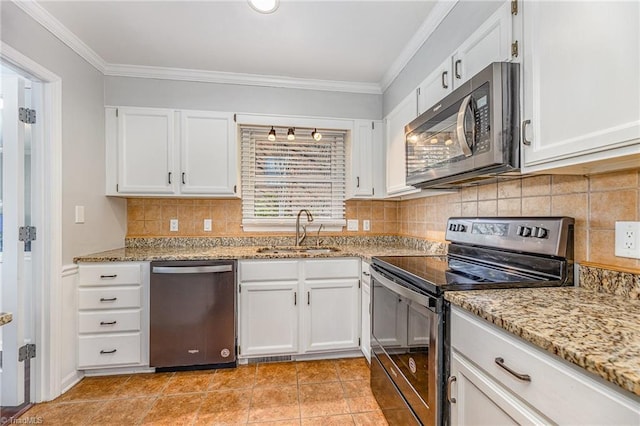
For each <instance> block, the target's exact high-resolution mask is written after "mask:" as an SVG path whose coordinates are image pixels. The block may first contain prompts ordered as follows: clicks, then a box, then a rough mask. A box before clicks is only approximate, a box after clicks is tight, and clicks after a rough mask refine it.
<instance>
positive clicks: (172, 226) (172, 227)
mask: <svg viewBox="0 0 640 426" xmlns="http://www.w3.org/2000/svg"><path fill="white" fill-rule="evenodd" d="M169 231H171V232H178V219H171V220H170V221H169Z"/></svg>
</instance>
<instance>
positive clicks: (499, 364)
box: [495, 357, 531, 382]
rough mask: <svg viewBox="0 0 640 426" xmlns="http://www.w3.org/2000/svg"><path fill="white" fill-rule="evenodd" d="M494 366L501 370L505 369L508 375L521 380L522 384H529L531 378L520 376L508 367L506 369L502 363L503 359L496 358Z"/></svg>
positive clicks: (525, 375)
mask: <svg viewBox="0 0 640 426" xmlns="http://www.w3.org/2000/svg"><path fill="white" fill-rule="evenodd" d="M495 361H496V364H498V367H501V368H503V369H505V370H506V371H507V372H509V374H511V375H512V376H514V377H516V378H517V379H520V380H522V381H523V382H530V381H531V376H529V375H528V374H520V373H516V372H515V371H513V370H512V369H510V368H509V367H507V366H506V365H505V363H504V359H503V358H500V357H498V358H496V359H495Z"/></svg>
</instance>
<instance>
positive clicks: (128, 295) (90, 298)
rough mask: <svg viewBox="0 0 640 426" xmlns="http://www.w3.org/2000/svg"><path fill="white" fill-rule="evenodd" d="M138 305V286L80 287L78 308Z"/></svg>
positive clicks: (132, 306) (133, 306)
mask: <svg viewBox="0 0 640 426" xmlns="http://www.w3.org/2000/svg"><path fill="white" fill-rule="evenodd" d="M139 307H140V287H114V288H80V289H79V290H78V309H120V308H139Z"/></svg>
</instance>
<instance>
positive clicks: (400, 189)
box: [385, 93, 419, 196]
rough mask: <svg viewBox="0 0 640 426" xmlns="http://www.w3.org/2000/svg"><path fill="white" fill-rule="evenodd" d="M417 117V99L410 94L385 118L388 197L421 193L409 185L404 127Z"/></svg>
mask: <svg viewBox="0 0 640 426" xmlns="http://www.w3.org/2000/svg"><path fill="white" fill-rule="evenodd" d="M416 117H417V111H416V98H415V95H414V94H413V93H411V94H409V96H407V97H406V98H405V99H404V100H403V101H402V102H400V104H399V105H398V106H397V107H396V108H395V109H394V110H393V111H391V112H390V113H389V115H387V117H386V118H385V131H386V135H385V141H386V154H387V173H386V176H387V195H389V196H397V195H404V194H410V193H412V192H417V191H419V190H418V189H417V188H415V187H413V186H409V185H407V176H406V174H407V163H406V160H405V158H406V156H405V134H404V126H406V125H407V124H409V122H410V121H412V120H413V119H414V118H416Z"/></svg>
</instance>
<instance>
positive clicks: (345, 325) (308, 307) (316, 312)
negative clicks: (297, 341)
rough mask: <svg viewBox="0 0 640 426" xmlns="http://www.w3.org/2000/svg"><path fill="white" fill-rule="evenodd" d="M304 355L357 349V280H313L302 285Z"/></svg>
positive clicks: (358, 312) (358, 317)
mask: <svg viewBox="0 0 640 426" xmlns="http://www.w3.org/2000/svg"><path fill="white" fill-rule="evenodd" d="M304 288H305V294H304V299H303V300H302V303H303V327H304V328H303V331H302V336H303V337H302V338H303V346H304V348H303V349H304V352H312V351H326V350H335V349H357V348H358V337H359V334H360V333H359V328H360V299H359V291H360V289H359V288H358V279H357V278H352V279H336V280H313V281H307V282H305V285H304Z"/></svg>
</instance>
